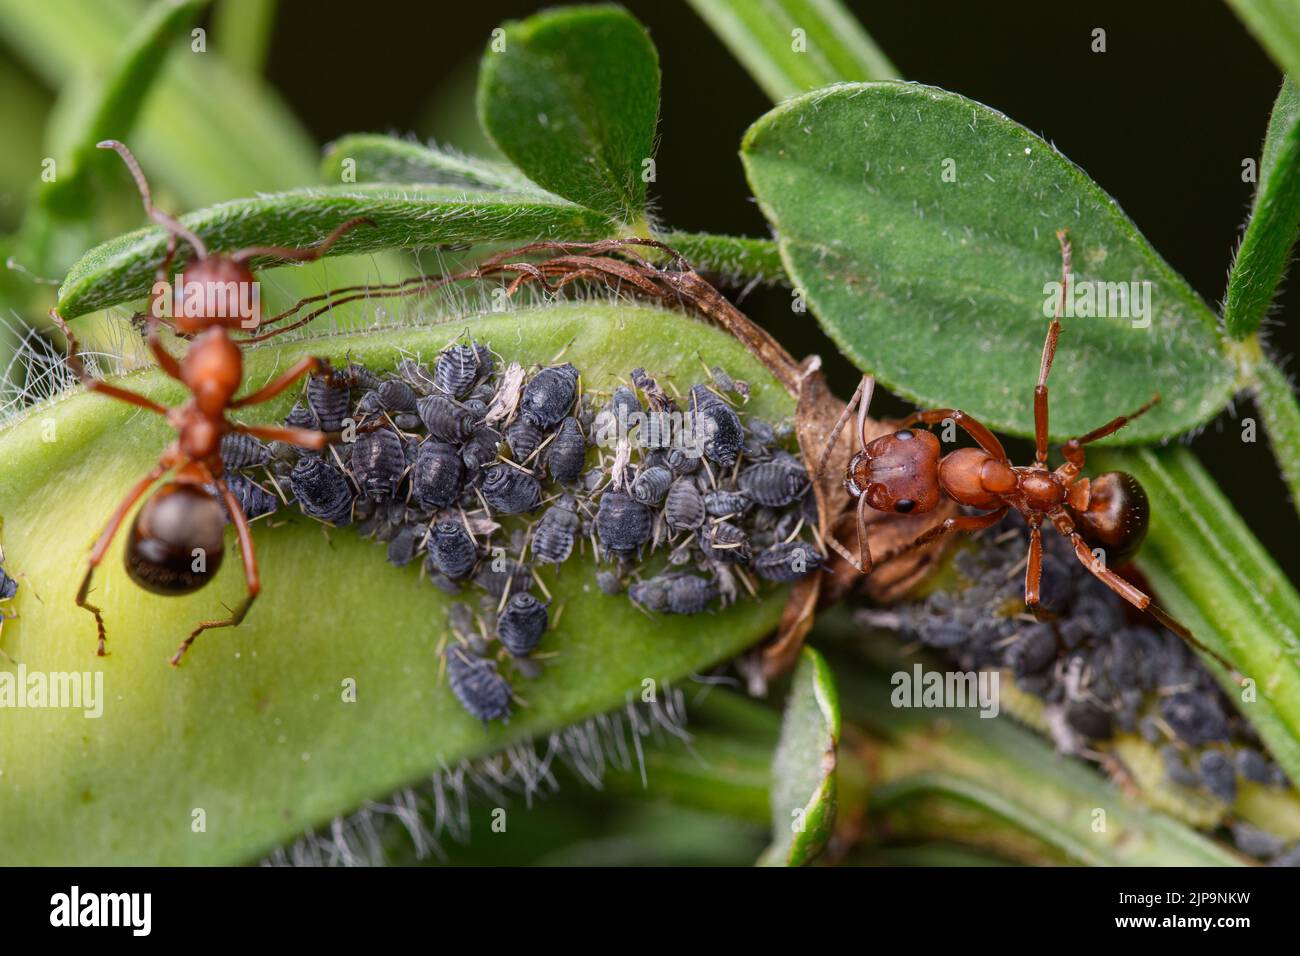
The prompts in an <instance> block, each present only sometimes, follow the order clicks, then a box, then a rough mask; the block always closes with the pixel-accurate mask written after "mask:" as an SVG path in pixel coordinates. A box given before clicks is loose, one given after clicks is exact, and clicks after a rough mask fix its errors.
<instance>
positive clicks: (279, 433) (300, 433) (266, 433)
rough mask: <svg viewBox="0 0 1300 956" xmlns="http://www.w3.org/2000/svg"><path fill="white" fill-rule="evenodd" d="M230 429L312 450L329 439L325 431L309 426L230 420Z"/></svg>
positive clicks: (324, 444)
mask: <svg viewBox="0 0 1300 956" xmlns="http://www.w3.org/2000/svg"><path fill="white" fill-rule="evenodd" d="M230 430H231V431H236V432H242V433H243V434H245V435H252V436H253V437H254V438H260V439H262V441H282V442H288V443H289V444H290V445H297V446H298V447H299V448H310V449H311V450H313V451H320V450H321V449H322V448H324V447H325V446H326V445H328V444H329V440H330V436H329V435H327V434H326V433H325V432H318V431H314V430H312V429H310V428H293V427H290V426H287V425H244V424H242V423H240V422H231V423H230Z"/></svg>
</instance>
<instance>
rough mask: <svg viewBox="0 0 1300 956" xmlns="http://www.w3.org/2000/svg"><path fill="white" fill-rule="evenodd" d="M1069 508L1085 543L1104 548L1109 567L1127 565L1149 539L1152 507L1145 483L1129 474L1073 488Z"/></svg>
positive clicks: (1117, 473)
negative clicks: (1148, 527) (1144, 541)
mask: <svg viewBox="0 0 1300 956" xmlns="http://www.w3.org/2000/svg"><path fill="white" fill-rule="evenodd" d="M1067 507H1068V509H1069V511H1070V515H1071V517H1073V518H1074V523H1075V526H1076V527H1077V528H1078V529H1079V534H1081V535H1083V540H1084V541H1086V542H1088V544H1090V545H1092V546H1093V547H1094V548H1101V549H1102V550H1103V551H1104V552H1105V553H1106V564H1107V565H1109V566H1110V567H1119V566H1120V565H1122V564H1126V563H1127V562H1128V561H1129V559H1130V558H1132V557H1133V556H1134V555H1136V554H1137V552H1138V548H1140V547H1141V546H1142V541H1143V540H1144V539H1145V538H1146V536H1147V522H1148V520H1149V519H1150V517H1151V505H1150V503H1149V502H1148V501H1147V493H1146V489H1145V488H1143V487H1142V483H1141V482H1139V481H1138V480H1137V479H1136V478H1134V477H1133V476H1132V475H1130V474H1128V473H1127V472H1123V471H1108V472H1106V473H1105V474H1104V475H1098V476H1097V477H1096V478H1093V479H1092V480H1091V481H1090V480H1089V479H1087V478H1081V479H1080V480H1078V481H1076V482H1075V483H1074V484H1073V485H1071V486H1070V497H1069V499H1068V503H1067Z"/></svg>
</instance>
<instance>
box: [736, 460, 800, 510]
mask: <svg viewBox="0 0 1300 956" xmlns="http://www.w3.org/2000/svg"><path fill="white" fill-rule="evenodd" d="M739 481H740V488H741V490H742V491H743V492H745V494H746V495H748V496H749V497H750V498H752V499H754V500H755V501H757V502H758V503H759V504H760V505H767V506H768V507H770V508H781V507H784V506H785V505H788V504H792V503H793V502H795V501H798V500H799V499H800V498H801V497H803V494H804V492H806V491H807V490H808V472H807V471H806V470H805V469H804V467H803V465H802V464H801V463H800V462H799V461H798V460H797V459H794V458H776V459H773V460H772V461H761V462H759V463H758V464H756V465H750V466H749V467H748V468H746V469H745V470H744V471H742V472H741V473H740V478H739Z"/></svg>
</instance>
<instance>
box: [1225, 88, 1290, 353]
mask: <svg viewBox="0 0 1300 956" xmlns="http://www.w3.org/2000/svg"><path fill="white" fill-rule="evenodd" d="M1297 229H1300V91H1297V90H1296V85H1295V81H1294V80H1292V79H1291V78H1290V77H1289V76H1288V77H1284V78H1283V80H1282V91H1281V92H1280V93H1278V96H1277V102H1276V103H1274V104H1273V114H1272V116H1271V117H1270V118H1269V121H1268V135H1267V136H1266V137H1265V139H1264V155H1263V157H1262V158H1261V160H1260V164H1259V188H1258V189H1257V190H1256V192H1255V204H1254V207H1253V208H1252V209H1251V213H1250V223H1249V224H1248V225H1247V226H1246V234H1245V236H1243V237H1242V240H1241V248H1240V250H1238V252H1237V261H1236V262H1234V263H1233V266H1232V274H1231V275H1230V276H1229V277H1228V292H1227V295H1226V297H1225V299H1224V306H1223V324H1224V327H1225V328H1226V329H1227V331H1228V334H1229V335H1231V336H1232V337H1233V338H1237V339H1243V338H1245V337H1246V336H1247V335H1249V334H1250V333H1252V332H1254V331H1255V330H1256V329H1258V328H1259V323H1260V322H1261V321H1262V320H1263V318H1264V314H1265V313H1266V312H1267V311H1268V307H1269V304H1270V303H1271V302H1272V301H1273V296H1274V294H1275V293H1276V292H1277V287H1278V284H1279V283H1280V282H1281V281H1282V276H1283V275H1284V274H1285V272H1286V267H1287V265H1288V264H1289V263H1290V260H1291V250H1292V249H1293V248H1294V247H1295V241H1296V231H1297Z"/></svg>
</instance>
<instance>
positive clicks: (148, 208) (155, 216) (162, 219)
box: [95, 139, 208, 259]
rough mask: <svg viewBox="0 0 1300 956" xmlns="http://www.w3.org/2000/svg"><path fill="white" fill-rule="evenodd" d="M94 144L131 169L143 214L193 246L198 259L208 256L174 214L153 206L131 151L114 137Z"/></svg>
mask: <svg viewBox="0 0 1300 956" xmlns="http://www.w3.org/2000/svg"><path fill="white" fill-rule="evenodd" d="M95 145H96V146H97V147H99V148H100V149H111V150H114V151H115V152H116V153H117V155H119V156H121V157H122V162H124V163H126V168H127V169H129V170H130V171H131V178H132V179H134V180H135V185H136V188H137V189H139V190H140V199H141V201H142V202H143V203H144V211H145V214H146V215H147V216H148V217H149V218H150V219H152V220H153V221H154V222H156V223H158V225H160V226H162V227H163V228H164V229H166V230H167V232H168V233H170V234H171V235H173V236H179V237H180V238H182V239H184V240H185V241H186V242H188V243H189V244H190V245H191V246H193V247H194V251H195V252H197V253H198V254H199V258H200V259H206V258H207V257H208V247H207V246H206V245H204V244H203V240H202V239H200V238H199V237H198V236H197V235H195V234H194V233H193V232H191V231H190V230H189V229H186V228H185V227H184V226H182V225H181V224H180V222H179V221H178V220H177V219H176V218H175V217H174V216H171V215H168V214H167V213H165V212H163V211H162V210H161V209H158V208H156V207H155V206H154V204H153V196H152V195H151V194H150V192H149V180H147V179H145V178H144V172H143V171H142V170H141V169H140V164H139V163H137V162H136V160H135V157H134V156H132V155H131V151H130V150H129V149H127V148H126V147H125V146H124V145H123V144H121V143H119V142H118V141H117V140H115V139H106V140H104V141H103V142H100V143H96V144H95Z"/></svg>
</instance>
